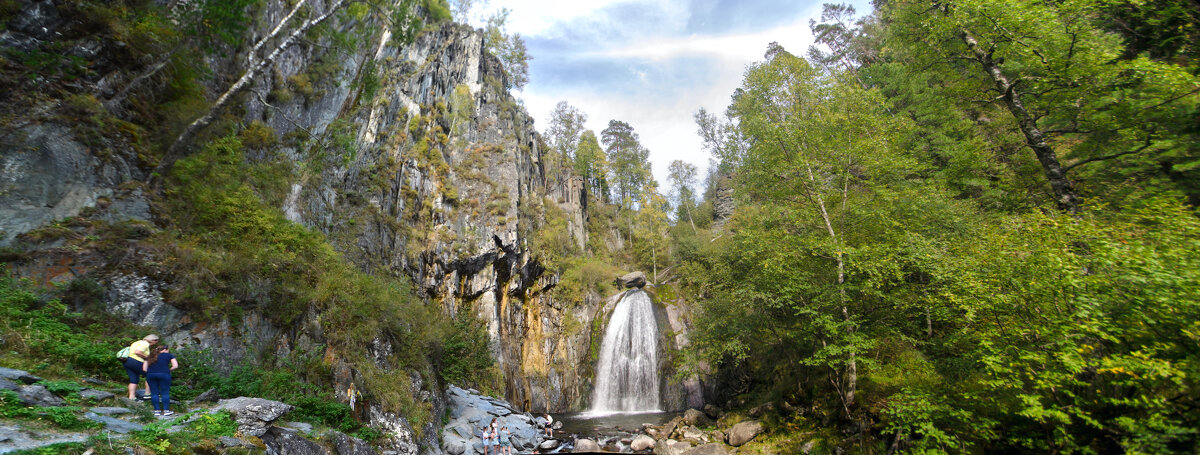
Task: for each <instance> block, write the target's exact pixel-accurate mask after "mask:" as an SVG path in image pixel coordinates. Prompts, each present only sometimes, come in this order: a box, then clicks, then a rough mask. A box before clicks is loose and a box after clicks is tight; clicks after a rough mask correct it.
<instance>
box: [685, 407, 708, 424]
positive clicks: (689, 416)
mask: <svg viewBox="0 0 1200 455" xmlns="http://www.w3.org/2000/svg"><path fill="white" fill-rule="evenodd" d="M683 421H684V422H687V424H688V425H693V426H708V425H712V421H711V420H709V419H708V416H706V415H704V413H703V412H700V410H699V409H688V410H687V411H684V412H683Z"/></svg>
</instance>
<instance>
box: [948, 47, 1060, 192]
mask: <svg viewBox="0 0 1200 455" xmlns="http://www.w3.org/2000/svg"><path fill="white" fill-rule="evenodd" d="M960 35H961V37H962V40H963V42H964V43H966V44H967V47H968V48H970V49H971V52H972V53H973V54H975V61H977V62H979V64H980V65H981V66H983V70H984V71H986V72H987V73H988V76H989V77H991V79H992V82H993V83H994V84H995V85H996V90H999V91H1000V94H1001V95H1000V98H1001V99H1003V100H1004V104H1005V106H1007V107H1008V112H1009V113H1011V114H1012V116H1013V117H1014V118H1015V119H1016V120H1017V124H1018V125H1019V126H1020V128H1021V132H1022V133H1024V134H1025V145H1027V146H1029V148H1031V149H1033V154H1034V155H1036V156H1037V159H1038V162H1040V163H1041V164H1042V171H1043V172H1045V174H1046V179H1047V180H1049V181H1050V189H1051V191H1053V192H1054V197H1055V202H1056V203H1057V204H1058V208H1059V209H1060V210H1063V211H1066V212H1067V213H1071V214H1075V213H1078V212H1079V195H1078V194H1077V193H1076V192H1075V185H1073V184H1072V183H1071V181H1070V180H1068V179H1067V175H1066V172H1065V171H1064V170H1063V167H1062V164H1060V163H1059V162H1058V155H1057V154H1056V153H1055V152H1054V148H1052V147H1050V144H1047V143H1046V136H1045V134H1043V133H1042V130H1041V128H1039V127H1038V126H1037V121H1036V120H1034V118H1033V116H1032V115H1030V114H1029V111H1028V110H1027V109H1026V108H1025V103H1024V102H1023V101H1022V100H1021V97H1020V95H1019V94H1018V93H1017V91H1016V87H1015V85H1014V84H1013V83H1012V82H1010V81H1009V80H1008V77H1006V76H1005V75H1004V72H1003V71H1001V70H1000V62H998V61H996V60H995V59H993V58H992V52H991V51H990V50H984V49H983V48H982V47H981V46H980V45H979V41H977V40H976V39H975V37H974V36H971V33H970V32H968V31H967V30H965V29H964V30H962V32H961V34H960Z"/></svg>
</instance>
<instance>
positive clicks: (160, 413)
mask: <svg viewBox="0 0 1200 455" xmlns="http://www.w3.org/2000/svg"><path fill="white" fill-rule="evenodd" d="M154 415H156V416H160V415H163V413H162V411H157V410H156V411H154Z"/></svg>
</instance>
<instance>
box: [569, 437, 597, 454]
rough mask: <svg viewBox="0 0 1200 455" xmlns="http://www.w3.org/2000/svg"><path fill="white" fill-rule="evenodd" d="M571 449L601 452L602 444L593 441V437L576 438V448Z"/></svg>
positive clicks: (573, 450) (574, 450)
mask: <svg viewBox="0 0 1200 455" xmlns="http://www.w3.org/2000/svg"><path fill="white" fill-rule="evenodd" d="M571 451H572V452H599V451H600V444H597V443H596V441H593V440H591V439H576V440H575V448H574V449H572V450H571Z"/></svg>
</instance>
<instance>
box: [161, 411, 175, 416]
mask: <svg viewBox="0 0 1200 455" xmlns="http://www.w3.org/2000/svg"><path fill="white" fill-rule="evenodd" d="M162 415H164V416H173V415H175V411H163V413H162Z"/></svg>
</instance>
